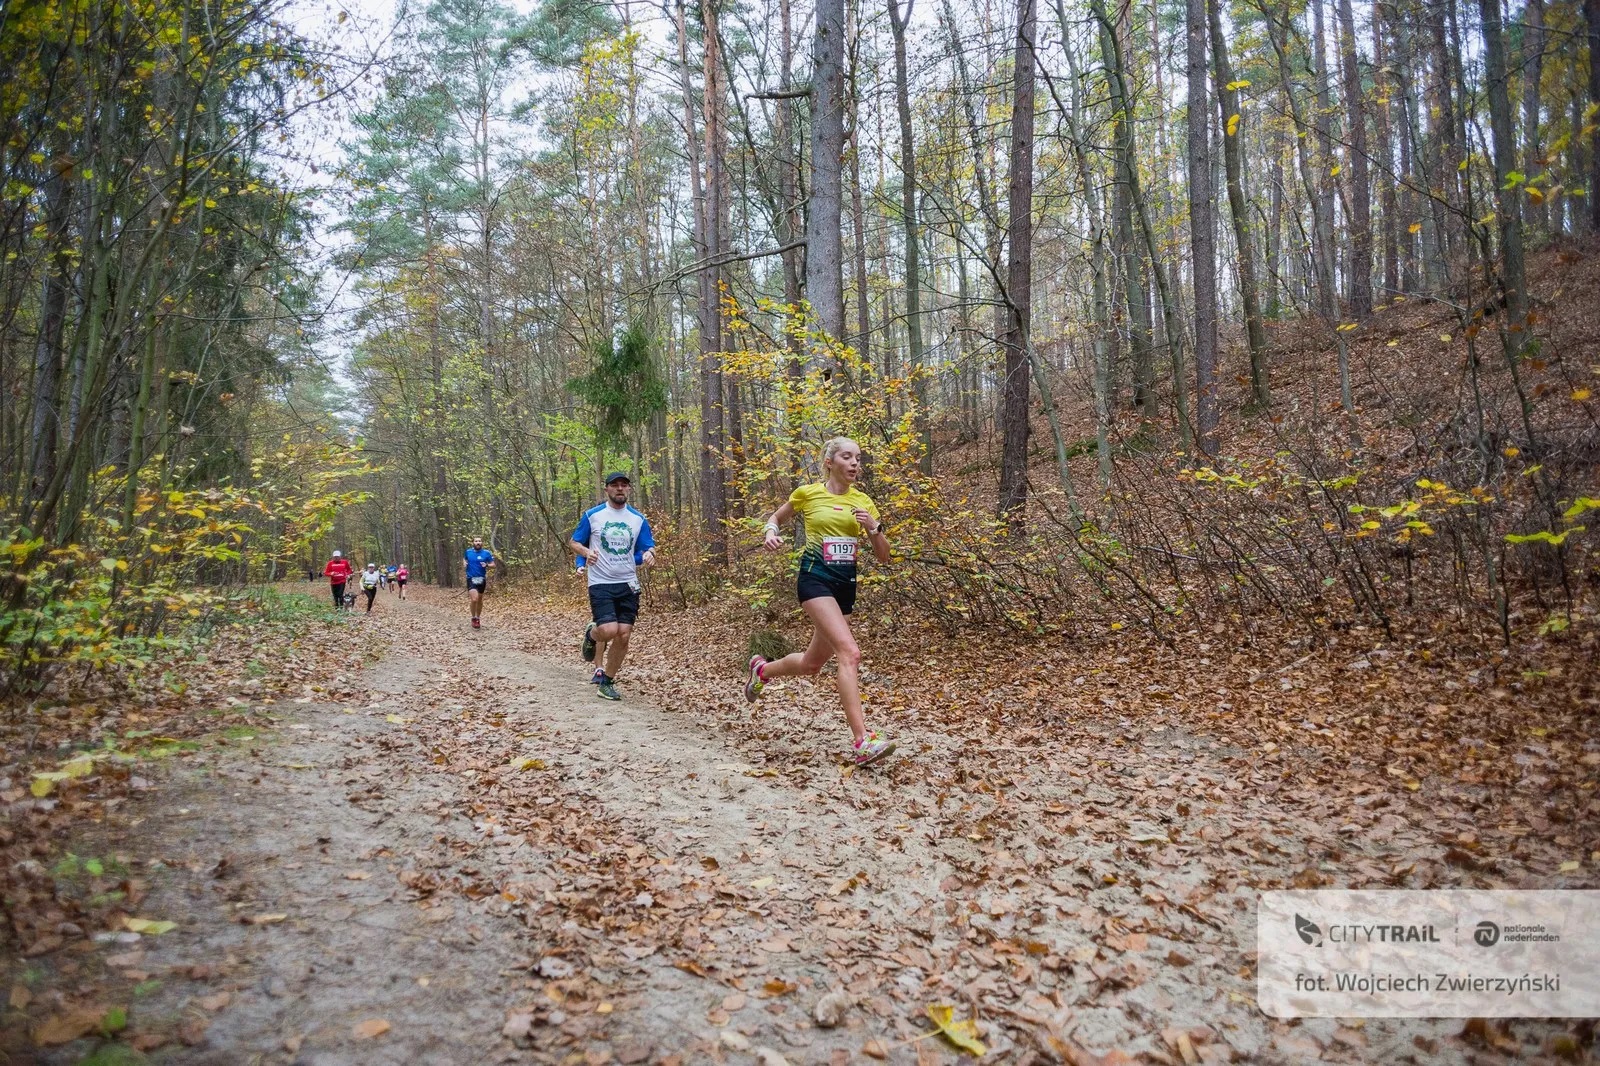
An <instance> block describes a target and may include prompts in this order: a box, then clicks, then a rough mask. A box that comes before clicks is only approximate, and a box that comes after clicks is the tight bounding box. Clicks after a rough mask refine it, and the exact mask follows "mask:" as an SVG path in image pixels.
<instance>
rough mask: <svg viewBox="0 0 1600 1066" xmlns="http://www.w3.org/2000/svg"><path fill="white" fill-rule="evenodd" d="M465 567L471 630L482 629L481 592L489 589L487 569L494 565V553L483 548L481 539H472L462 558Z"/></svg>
mask: <svg viewBox="0 0 1600 1066" xmlns="http://www.w3.org/2000/svg"><path fill="white" fill-rule="evenodd" d="M462 558H463V559H465V560H466V567H467V599H468V600H469V601H470V602H471V604H472V628H473V629H480V628H482V625H481V623H480V622H479V621H478V616H479V615H480V614H482V613H483V592H484V590H485V589H487V588H488V587H489V568H490V567H491V566H494V565H495V560H494V552H492V551H490V550H489V549H488V548H485V547H484V546H483V538H482V537H473V538H472V547H470V548H468V549H467V551H466V554H465V555H463V556H462Z"/></svg>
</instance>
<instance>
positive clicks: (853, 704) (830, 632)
mask: <svg viewBox="0 0 1600 1066" xmlns="http://www.w3.org/2000/svg"><path fill="white" fill-rule="evenodd" d="M822 475H823V480H822V482H821V483H820V484H817V485H801V486H800V487H799V488H797V489H795V490H794V492H793V493H791V494H790V496H789V500H788V502H787V503H785V504H784V505H783V506H782V507H780V508H778V509H777V510H776V511H775V512H773V515H772V517H771V518H769V519H767V526H766V547H767V550H768V551H774V552H775V551H781V550H782V549H783V547H784V541H783V527H784V525H785V524H787V523H788V522H790V521H791V520H793V518H794V516H795V515H800V516H801V517H802V518H804V519H805V524H806V546H805V549H804V551H802V552H801V554H800V575H799V580H798V582H797V588H796V594H797V596H798V597H799V600H800V606H801V608H802V609H804V611H805V612H806V614H807V615H808V616H809V617H810V618H811V622H812V624H813V625H815V626H816V627H817V628H816V631H815V632H813V633H812V634H811V643H810V644H809V645H807V647H806V650H805V651H803V652H799V651H797V652H791V653H790V654H788V655H785V656H784V657H783V658H781V659H779V660H777V661H776V662H770V663H769V662H767V661H766V660H765V659H763V658H762V657H761V656H759V655H752V656H751V657H750V676H749V679H748V680H747V681H746V682H745V686H744V698H745V699H747V700H749V701H750V702H751V703H754V702H755V701H756V697H758V696H760V695H761V690H762V688H763V687H765V686H766V683H767V682H768V681H770V680H772V679H773V678H775V677H788V676H790V675H793V674H815V673H817V672H818V671H819V670H821V669H822V668H823V666H825V665H826V664H827V662H828V660H829V659H831V658H834V657H835V656H837V657H838V661H839V700H840V702H842V703H843V704H844V716H845V720H846V721H848V722H849V723H850V732H851V734H852V735H853V736H854V738H855V743H854V744H853V746H852V748H853V753H854V756H855V760H856V765H857V766H865V765H867V764H868V763H872V762H877V761H878V760H879V759H881V758H883V757H884V756H885V755H888V754H890V753H891V752H893V751H894V744H893V743H892V742H890V741H888V740H885V739H884V738H883V737H882V736H881V735H880V734H878V733H876V732H868V731H867V722H866V718H865V716H864V715H863V714H862V712H861V682H860V679H859V673H858V672H859V670H860V667H861V649H860V647H858V646H857V644H856V640H855V637H854V636H853V635H852V634H851V632H850V622H849V621H848V620H847V618H846V617H845V616H846V615H848V614H850V612H851V611H853V610H855V605H856V545H857V543H858V541H859V539H860V538H861V537H862V536H863V535H865V537H866V538H867V542H868V543H869V544H871V545H872V554H873V556H874V557H875V558H876V559H877V560H878V562H880V563H887V562H888V561H889V537H888V535H887V534H886V533H884V531H883V523H882V522H881V521H880V520H879V518H878V507H877V505H876V504H874V503H873V502H872V500H871V499H869V498H868V497H867V495H866V493H864V492H862V491H860V490H859V489H857V488H856V487H855V483H856V481H857V480H858V479H859V478H860V477H861V447H860V445H858V444H856V442H855V441H853V440H850V439H849V438H847V437H835V438H833V439H832V440H830V441H828V443H827V444H824V445H823V446H822Z"/></svg>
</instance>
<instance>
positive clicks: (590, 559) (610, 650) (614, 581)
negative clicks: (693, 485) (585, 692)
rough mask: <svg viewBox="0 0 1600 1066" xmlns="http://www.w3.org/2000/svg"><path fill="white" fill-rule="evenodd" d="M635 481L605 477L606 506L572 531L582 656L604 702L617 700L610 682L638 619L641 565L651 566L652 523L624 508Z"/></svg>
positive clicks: (623, 476)
mask: <svg viewBox="0 0 1600 1066" xmlns="http://www.w3.org/2000/svg"><path fill="white" fill-rule="evenodd" d="M632 487H633V482H632V481H630V480H629V479H628V475H627V474H624V473H621V472H620V471H619V472H618V473H615V474H611V475H608V476H607V477H606V502H605V503H602V504H600V505H598V506H596V507H591V508H590V509H589V510H587V511H585V512H584V513H583V517H582V518H581V519H579V520H578V528H577V529H575V530H573V532H572V550H573V552H574V553H575V554H576V555H577V556H578V558H579V559H582V560H584V569H585V570H586V571H587V572H588V581H589V612H590V616H591V617H592V618H593V619H594V621H592V622H590V623H589V626H588V628H586V629H585V630H584V631H583V657H584V659H585V660H586V661H588V662H594V661H595V660H596V658H597V657H598V659H599V663H598V665H596V667H595V671H594V677H593V678H592V679H591V680H592V681H593V682H594V684H596V685H599V686H600V695H601V696H603V697H604V698H606V699H608V700H620V699H621V698H622V697H621V696H620V695H618V693H617V690H616V688H615V687H613V685H612V682H613V681H614V680H615V679H616V676H617V671H619V670H621V669H622V660H623V659H624V658H625V657H626V656H627V654H628V638H629V637H630V636H631V635H632V633H633V623H634V621H635V620H637V619H638V617H639V569H638V568H639V566H640V565H644V566H654V565H655V564H656V556H655V553H654V552H653V551H651V550H650V549H652V548H654V547H655V545H656V539H655V536H654V535H653V534H652V533H651V532H650V522H649V520H648V519H646V518H645V516H644V515H642V514H640V513H639V512H638V511H635V510H634V509H633V508H632V507H629V506H628V491H629V490H630V489H631V488H632Z"/></svg>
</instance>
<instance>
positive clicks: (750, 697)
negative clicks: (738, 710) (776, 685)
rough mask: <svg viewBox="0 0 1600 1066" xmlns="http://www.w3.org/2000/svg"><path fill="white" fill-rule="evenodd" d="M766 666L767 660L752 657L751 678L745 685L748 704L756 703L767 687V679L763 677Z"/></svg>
mask: <svg viewBox="0 0 1600 1066" xmlns="http://www.w3.org/2000/svg"><path fill="white" fill-rule="evenodd" d="M766 665H767V660H765V659H763V658H762V657H761V656H759V655H752V656H750V677H749V678H748V679H747V680H746V681H745V683H744V698H745V702H746V703H754V702H755V701H756V697H758V696H760V695H761V690H762V689H764V688H766V687H767V679H766V678H764V677H762V676H761V668H762V667H763V666H766Z"/></svg>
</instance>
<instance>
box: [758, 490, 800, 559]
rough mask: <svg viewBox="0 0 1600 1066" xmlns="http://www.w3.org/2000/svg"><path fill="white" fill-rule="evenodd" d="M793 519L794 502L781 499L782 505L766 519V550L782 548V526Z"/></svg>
mask: <svg viewBox="0 0 1600 1066" xmlns="http://www.w3.org/2000/svg"><path fill="white" fill-rule="evenodd" d="M792 521H794V504H792V503H790V502H789V501H788V500H785V501H783V506H782V507H780V508H778V509H777V510H776V511H773V512H772V517H771V518H769V519H767V527H766V533H767V535H766V538H765V541H764V543H765V544H766V548H767V551H769V552H775V551H782V550H783V527H784V526H786V525H788V524H789V523H790V522H792Z"/></svg>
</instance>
